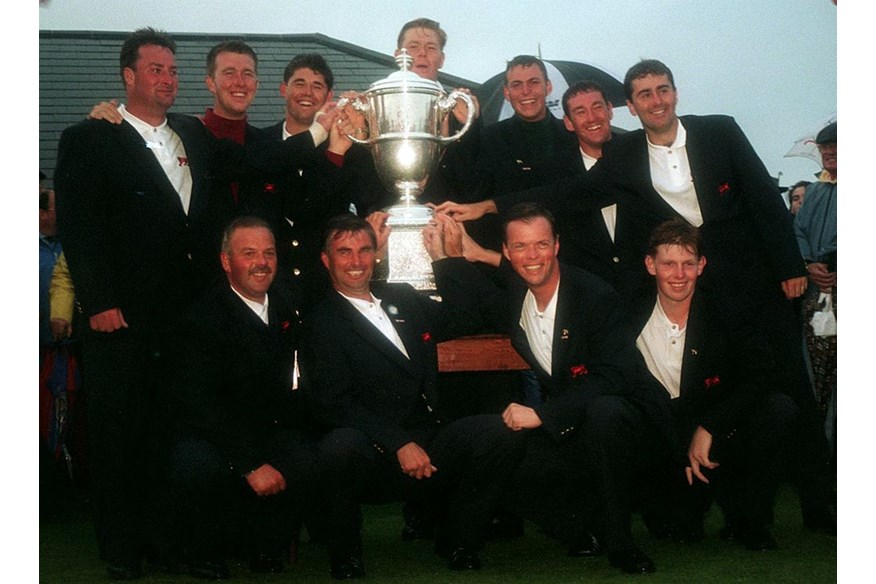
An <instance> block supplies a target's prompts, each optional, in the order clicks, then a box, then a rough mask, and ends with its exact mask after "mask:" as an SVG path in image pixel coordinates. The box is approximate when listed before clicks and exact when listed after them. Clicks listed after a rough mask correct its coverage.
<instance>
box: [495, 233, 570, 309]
mask: <svg viewBox="0 0 876 584" xmlns="http://www.w3.org/2000/svg"><path fill="white" fill-rule="evenodd" d="M559 251H560V242H559V239H557V237H556V235H555V234H554V231H553V229H552V228H551V224H550V223H549V222H548V220H547V219H545V218H544V217H536V218H534V219H532V220H531V221H524V220H518V221H511V222H509V223H508V226H507V227H506V229H505V242H504V243H503V244H502V253H504V254H505V257H506V258H507V259H508V261H509V262H511V267H512V268H514V271H515V272H517V275H519V276H520V277H521V278H523V280H524V281H525V282H526V286H527V287H528V288H529V289H530V290H532V291H533V293H537V292H538V291H541V290H548V291H550V292H551V293H552V292H553V290H554V289H555V288H556V286H557V284H558V282H559V278H560V271H559V268H558V265H557V252H559Z"/></svg>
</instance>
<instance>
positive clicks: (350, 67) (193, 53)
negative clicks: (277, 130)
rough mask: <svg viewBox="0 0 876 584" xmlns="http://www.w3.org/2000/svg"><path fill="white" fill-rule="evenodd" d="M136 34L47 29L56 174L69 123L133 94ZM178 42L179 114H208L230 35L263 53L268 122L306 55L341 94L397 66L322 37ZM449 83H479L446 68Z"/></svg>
mask: <svg viewBox="0 0 876 584" xmlns="http://www.w3.org/2000/svg"><path fill="white" fill-rule="evenodd" d="M130 32H131V31H124V32H94V31H50V30H41V31H40V70H39V79H40V81H39V83H40V86H39V87H40V89H39V91H40V93H39V104H40V129H39V131H40V170H42V171H43V172H45V173H46V174H47V175H48V176H49V177H52V176H53V174H54V169H55V159H56V157H57V148H58V140H59V138H60V137H61V132H62V131H63V130H64V128H66V127H67V126H69V125H71V124H74V123H76V122H78V121H80V120H82V119H83V118H85V117H86V116H87V115H88V112H89V111H91V108H92V106H94V105H95V104H97V103H99V102H101V101H108V100H110V99H117V100H119V101H123V100H124V97H125V93H124V88H123V86H122V81H121V77H120V75H119V50H120V49H121V46H122V43H123V42H124V40H125V38H126V37H127V36H128V35H129V34H130ZM169 34H170V36H171V38H173V40H174V42H176V44H177V51H176V59H177V64H178V65H179V80H180V84H179V94H178V96H177V99H176V102H175V104H174V106H173V110H172V111H175V112H178V113H190V114H203V113H204V110H205V109H206V108H207V107H209V106H210V105H212V103H213V97H212V95H211V94H210V93H209V92H208V91H207V88H206V87H205V85H204V74H205V68H206V57H207V52H208V51H209V50H210V48H211V47H212V46H213V45H215V44H217V43H219V42H221V41H224V40H229V39H239V40H243V41H245V42H246V43H247V44H249V45H250V46H251V47H252V48H253V49H254V50H255V52H256V54H257V55H258V57H259V80H260V82H261V83H260V86H259V94H258V96H257V97H256V99H255V101H254V102H253V104H252V106H251V107H250V109H249V112H248V114H249V122H250V123H251V124H253V125H255V126H259V127H264V126H269V125H271V124H275V123H277V122H278V121H280V120H281V119H282V118H283V112H284V110H283V107H284V105H285V102H284V101H283V99H282V98H281V97H280V94H279V86H280V84H281V83H282V81H283V69H284V68H285V67H286V64H287V63H288V62H289V61H290V60H291V59H292V57H294V56H295V55H298V54H299V53H320V54H321V55H322V56H323V57H325V59H326V61H327V62H328V64H329V66H330V67H331V68H332V72H333V73H334V75H335V86H334V89H335V94H336V95H337V94H339V93H342V92H344V91H348V90H353V91H364V90H366V89H368V87H369V86H370V85H371V83H373V82H374V81H377V80H378V79H383V78H384V77H386V76H387V75H389V74H390V73H392V72H393V71H396V70H397V67H396V65H395V61H394V60H393V57H392V55H384V54H382V53H378V52H376V51H372V50H370V49H365V48H362V47H358V46H356V45H353V44H350V43H346V42H344V41H340V40H337V39H333V38H330V37H327V36H325V35H322V34H318V33H313V34H289V35H277V34H220V33H197V34H196V33H174V32H170V33H169ZM438 80H439V81H440V82H441V83H442V84H444V85H445V86H447V87H462V86H465V87H470V88H472V89H476V88H477V87H478V85H479V84H477V83H474V82H472V81H469V80H466V79H463V78H461V77H456V76H454V75H447V74H444V73H439V77H438Z"/></svg>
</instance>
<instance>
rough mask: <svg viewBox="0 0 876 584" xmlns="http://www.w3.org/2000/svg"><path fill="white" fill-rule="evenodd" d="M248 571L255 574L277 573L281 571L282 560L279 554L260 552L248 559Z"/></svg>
mask: <svg viewBox="0 0 876 584" xmlns="http://www.w3.org/2000/svg"><path fill="white" fill-rule="evenodd" d="M249 571H250V572H254V573H256V574H279V573H280V572H282V571H283V560H282V559H281V558H280V557H279V556H276V555H273V554H269V553H265V552H262V553H259V554H257V555H254V556H253V557H251V558H250V559H249Z"/></svg>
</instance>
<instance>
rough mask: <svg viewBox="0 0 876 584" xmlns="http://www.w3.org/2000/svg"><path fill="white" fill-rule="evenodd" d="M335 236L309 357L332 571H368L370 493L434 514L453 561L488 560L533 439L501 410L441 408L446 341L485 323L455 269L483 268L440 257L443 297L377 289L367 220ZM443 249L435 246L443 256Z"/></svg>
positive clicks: (348, 220)
mask: <svg viewBox="0 0 876 584" xmlns="http://www.w3.org/2000/svg"><path fill="white" fill-rule="evenodd" d="M324 241H325V247H324V250H323V252H322V261H323V264H324V265H325V267H326V268H327V269H328V272H329V276H330V278H331V280H332V285H333V287H334V290H333V291H332V292H330V293H329V295H328V297H327V298H325V300H324V301H323V302H322V303H320V304H319V305H318V306H317V307H316V308H315V309H314V310H313V311H312V313H311V314H310V315H309V317H308V318H307V323H306V328H305V335H306V336H305V341H304V343H303V345H302V347H303V349H304V361H303V363H302V365H303V372H304V382H305V385H304V387H305V391H306V394H305V395H306V396H307V397H308V400H307V401H308V404H309V406H310V410H311V412H312V414H313V416H314V417H315V418H316V419H317V420H318V421H320V422H322V423H323V424H324V425H325V426H326V427H327V428H328V429H329V432H328V434H327V435H326V436H325V437H324V438H323V439H322V441H321V442H320V445H319V449H318V454H317V466H318V468H319V470H320V473H321V474H322V483H321V492H322V493H323V494H324V496H325V498H326V515H327V519H326V521H327V525H326V530H325V533H326V538H327V540H328V541H327V543H328V548H329V559H330V563H331V574H332V576H333V577H334V578H337V579H348V578H360V577H362V576H364V575H365V569H364V566H363V564H362V538H361V533H360V529H361V513H360V511H359V504H360V502H362V501H370V500H377V501H381V500H382V501H386V500H390V501H391V500H399V499H401V500H405V501H406V502H407V504H408V505H409V506H410V507H411V508H412V509H413V510H415V511H416V514H417V516H418V518H419V519H420V520H421V521H424V522H425V520H426V518H427V517H431V518H432V519H433V521H432V522H431V523H434V524H435V525H436V552H438V553H439V555H445V556H448V559H449V566H450V568H451V569H453V570H472V569H478V568H479V567H480V559H479V557H478V555H477V553H478V551H479V549H480V548H481V547H482V546H483V543H484V541H485V538H486V530H487V527H488V525H489V521H490V517H491V512H492V510H493V507H494V506H495V504H496V502H497V500H498V498H499V495H500V494H501V492H502V487H503V486H504V484H505V482H506V481H507V479H508V477H510V475H511V473H512V472H513V471H514V468H515V467H516V465H517V463H518V462H519V459H520V456H521V455H522V442H521V439H520V438H519V435H518V434H516V433H515V432H512V431H511V430H510V429H508V428H506V427H505V425H504V424H503V423H502V419H501V418H500V417H499V416H498V415H478V416H469V417H465V418H461V419H457V420H455V421H449V422H448V421H447V418H446V417H444V415H443V413H442V412H441V411H440V409H441V408H440V406H439V399H438V391H437V380H438V356H437V347H436V344H437V343H438V342H439V341H441V340H445V339H448V338H452V337H455V336H459V335H461V334H465V333H467V332H471V331H473V330H476V327H477V323H478V322H479V319H478V318H477V315H476V314H474V313H473V312H471V311H470V310H466V309H465V307H467V306H469V305H470V304H471V298H470V297H469V298H466V297H465V295H464V294H454V291H455V290H460V287H459V286H445V283H446V280H447V278H451V277H456V276H453V275H449V276H448V275H446V274H447V271H446V270H447V268H449V267H450V266H449V265H448V264H450V265H452V264H454V263H455V264H457V267H458V269H459V270H461V272H459V274H460V275H459V276H458V277H460V278H467V277H471V274H473V273H476V272H477V270H476V269H475V268H474V267H473V266H469V265H467V262H466V261H465V260H464V259H462V258H461V257H460V258H449V259H442V260H441V261H436V262H434V263H433V266H434V269H435V273H436V280H437V282H438V288H439V290H441V291H442V294H443V293H444V292H443V291H444V290H445V289H446V290H447V291H448V294H449V296H444V301H443V302H441V303H439V302H435V301H433V300H431V299H429V298H428V297H426V296H425V295H423V294H420V293H418V292H416V291H415V290H414V289H413V288H412V287H411V286H409V285H406V284H384V285H376V284H375V285H374V286H373V287H372V285H371V283H370V280H371V276H372V272H373V269H374V260H375V254H376V250H377V241H376V236H375V234H374V231H373V229H372V228H371V225H370V224H369V223H368V222H367V221H366V220H364V219H362V218H360V217H356V216H354V215H346V216H341V217H338V218H335V219H333V220H332V221H330V222H329V224H328V227H327V228H326V236H325V238H324ZM429 249H431V250H439V249H443V248H442V246H441V245H440V244H439V245H433V246H430V248H429ZM439 253H440V252H438V251H430V254H432V257H433V259H437V258H438V257H441V256H440V255H439ZM459 255H461V250H460V251H459Z"/></svg>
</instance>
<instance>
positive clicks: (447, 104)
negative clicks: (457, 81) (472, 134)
mask: <svg viewBox="0 0 876 584" xmlns="http://www.w3.org/2000/svg"><path fill="white" fill-rule="evenodd" d="M457 99H461V100H462V101H464V102H465V104H466V105H467V106H468V116H467V117H466V118H465V124H464V125H463V126H462V128H461V129H460V130H459V131H458V132H457V133H455V134H454V135H452V136H438V140H439V141H440V142H441V144H442V145H447V144H450V143H451V142H455V141H456V140H459V139H460V138H461V137H462V135H463V134H465V133H466V132H468V129H469V127H470V126H471V123H472V121H473V120H474V117H475V107H474V102H472V100H471V97H469V95H468V94H467V93H464V92H462V91H458V90H457V91H453V92H451V93H450V95H448V96H447V97H446V98H445V99H442V100H441V108H442V109H446V110H447V111H450V110H451V109H453V106H454V105H456V100H457Z"/></svg>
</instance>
